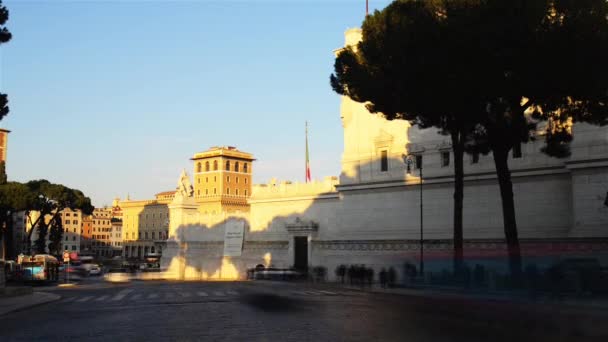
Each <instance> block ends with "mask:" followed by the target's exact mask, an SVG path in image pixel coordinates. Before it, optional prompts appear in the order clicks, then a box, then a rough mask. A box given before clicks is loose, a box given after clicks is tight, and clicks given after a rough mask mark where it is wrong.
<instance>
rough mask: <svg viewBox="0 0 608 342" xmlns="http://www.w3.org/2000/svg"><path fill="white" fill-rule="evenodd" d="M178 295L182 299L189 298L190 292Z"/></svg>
mask: <svg viewBox="0 0 608 342" xmlns="http://www.w3.org/2000/svg"><path fill="white" fill-rule="evenodd" d="M179 294H180V296H182V297H190V292H180V293H179Z"/></svg>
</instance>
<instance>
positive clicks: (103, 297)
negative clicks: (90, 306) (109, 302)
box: [95, 295, 110, 302]
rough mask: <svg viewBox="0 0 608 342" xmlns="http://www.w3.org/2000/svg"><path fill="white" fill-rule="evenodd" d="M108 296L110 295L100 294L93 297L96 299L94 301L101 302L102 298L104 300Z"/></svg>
mask: <svg viewBox="0 0 608 342" xmlns="http://www.w3.org/2000/svg"><path fill="white" fill-rule="evenodd" d="M108 298H110V296H109V295H103V296H101V297H98V298H95V301H96V302H101V301H102V300H106V299H108Z"/></svg>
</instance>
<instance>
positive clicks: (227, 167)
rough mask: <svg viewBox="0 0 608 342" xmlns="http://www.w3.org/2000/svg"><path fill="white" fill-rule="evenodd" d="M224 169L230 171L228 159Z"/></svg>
mask: <svg viewBox="0 0 608 342" xmlns="http://www.w3.org/2000/svg"><path fill="white" fill-rule="evenodd" d="M226 171H230V161H229V160H226Z"/></svg>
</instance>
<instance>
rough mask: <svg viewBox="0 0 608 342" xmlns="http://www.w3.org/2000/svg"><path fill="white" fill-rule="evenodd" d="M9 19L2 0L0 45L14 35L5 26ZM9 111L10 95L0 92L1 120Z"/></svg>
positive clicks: (0, 8) (0, 7) (0, 5)
mask: <svg viewBox="0 0 608 342" xmlns="http://www.w3.org/2000/svg"><path fill="white" fill-rule="evenodd" d="M7 21H8V10H7V9H6V7H4V6H2V0H0V45H2V44H3V43H6V42H8V41H9V40H11V38H12V35H11V33H10V31H9V30H8V29H7V28H6V27H5V26H4V25H5V24H6V22H7ZM8 112H9V108H8V97H7V96H6V94H2V93H0V120H2V118H3V117H5V116H6V115H7V114H8Z"/></svg>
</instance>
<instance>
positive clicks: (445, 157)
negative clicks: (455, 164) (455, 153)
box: [441, 152, 450, 167]
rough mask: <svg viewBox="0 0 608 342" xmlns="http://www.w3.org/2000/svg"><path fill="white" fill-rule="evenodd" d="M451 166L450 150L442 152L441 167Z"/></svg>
mask: <svg viewBox="0 0 608 342" xmlns="http://www.w3.org/2000/svg"><path fill="white" fill-rule="evenodd" d="M446 166H450V152H441V167H446Z"/></svg>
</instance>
